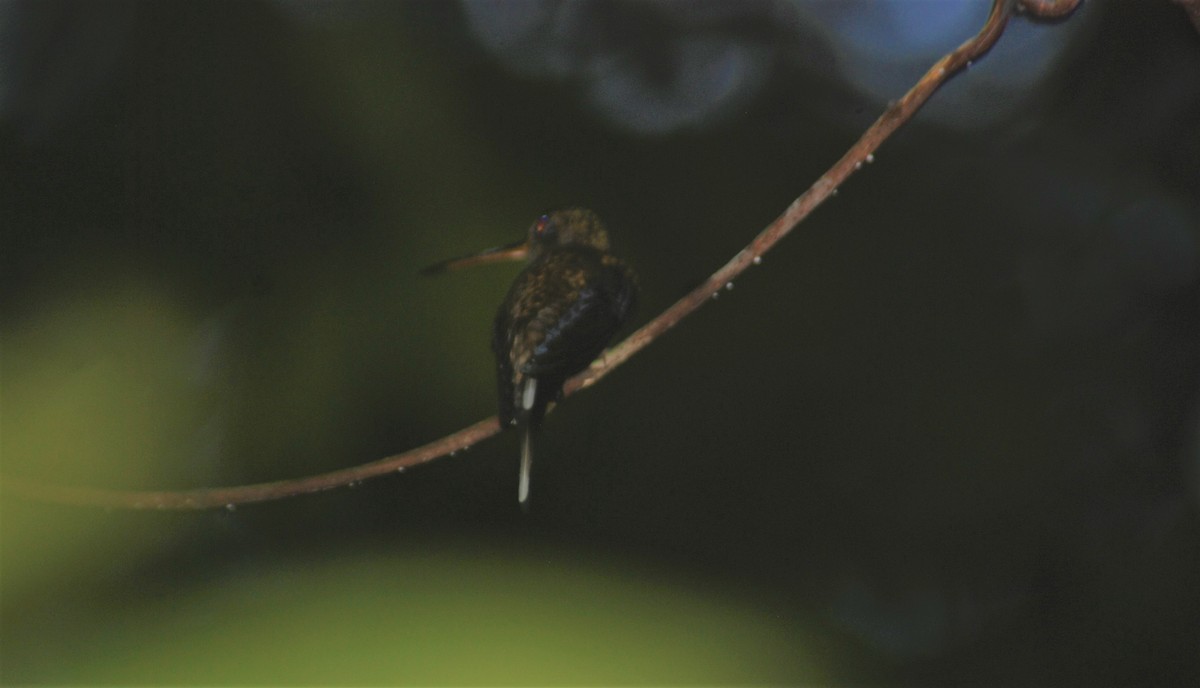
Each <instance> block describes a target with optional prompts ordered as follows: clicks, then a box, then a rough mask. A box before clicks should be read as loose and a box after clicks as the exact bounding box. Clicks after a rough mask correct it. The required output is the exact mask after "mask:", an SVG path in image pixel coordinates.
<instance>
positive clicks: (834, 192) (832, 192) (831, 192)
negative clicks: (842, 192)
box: [829, 189, 837, 196]
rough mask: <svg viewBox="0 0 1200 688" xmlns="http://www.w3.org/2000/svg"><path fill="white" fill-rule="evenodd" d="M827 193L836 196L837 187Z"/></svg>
mask: <svg viewBox="0 0 1200 688" xmlns="http://www.w3.org/2000/svg"><path fill="white" fill-rule="evenodd" d="M829 195H830V196H836V195H837V189H834V190H833V191H830V192H829Z"/></svg>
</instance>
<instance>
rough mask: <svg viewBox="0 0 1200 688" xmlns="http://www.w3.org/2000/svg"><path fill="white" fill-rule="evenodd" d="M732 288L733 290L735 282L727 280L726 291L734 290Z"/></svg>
mask: <svg viewBox="0 0 1200 688" xmlns="http://www.w3.org/2000/svg"><path fill="white" fill-rule="evenodd" d="M732 290H733V282H726V283H725V291H732Z"/></svg>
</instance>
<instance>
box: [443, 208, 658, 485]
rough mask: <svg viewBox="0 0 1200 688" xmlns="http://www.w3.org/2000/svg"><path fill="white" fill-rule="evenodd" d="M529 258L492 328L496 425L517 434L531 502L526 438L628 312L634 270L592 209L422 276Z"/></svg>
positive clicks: (557, 217) (556, 215) (561, 216)
mask: <svg viewBox="0 0 1200 688" xmlns="http://www.w3.org/2000/svg"><path fill="white" fill-rule="evenodd" d="M522 258H525V259H528V264H527V265H526V266H525V269H524V270H522V271H521V273H520V274H518V275H517V277H516V279H515V280H514V281H513V284H512V287H510V288H509V290H508V295H507V296H505V297H504V301H503V302H502V303H501V304H500V309H499V310H498V311H497V313H496V319H495V322H494V323H493V326H492V352H493V353H494V354H495V356H496V376H497V387H498V389H499V394H500V423H501V425H502V426H504V427H509V426H515V427H517V428H519V429H520V430H521V472H520V481H519V484H518V490H517V499H518V501H519V502H520V504H521V506H522V507H525V505H526V504H527V502H528V500H529V472H530V468H531V466H532V464H533V450H532V446H531V435H532V433H533V431H534V430H537V428H538V426H539V425H540V424H541V421H542V417H543V416H544V415H545V414H546V407H547V405H549V404H550V402H552V401H554V400H555V399H557V398H558V397H559V396H560V395H561V394H562V385H563V382H564V381H565V380H566V379H567V378H569V377H571V376H572V375H574V374H575V373H578V372H579V371H581V370H583V369H584V368H586V367H587V366H588V364H589V363H591V362H592V361H593V360H594V359H595V358H596V357H597V356H598V355H600V352H602V351H603V350H604V347H606V346H608V343H609V341H610V340H611V339H612V336H613V335H614V334H615V333H616V332H617V330H618V329H620V327H621V325H622V323H624V322H625V319H626V317H627V316H628V315H629V312H630V310H631V309H632V307H633V302H634V299H635V296H636V292H637V287H636V284H635V280H634V275H633V271H632V270H630V269H629V268H628V267H627V266H626V265H625V264H624V263H622V262H621V261H620V260H618V259H617V258H616V257H615V256H613V255H612V254H611V253H610V252H609V244H608V231H607V230H606V229H605V226H604V223H603V222H602V221H601V220H600V218H599V217H597V216H596V214H595V213H593V212H592V211H590V210H586V209H583V208H567V209H564V210H556V211H553V212H550V213H547V214H545V215H542V216H541V217H539V218H538V219H537V220H536V221H535V222H534V223H533V224H532V225H531V226H530V227H529V235H528V237H527V238H526V239H525V240H524V241H521V242H517V243H515V244H510V245H508V246H502V247H500V248H495V249H490V250H488V251H484V252H482V253H479V254H475V255H473V256H467V257H465V258H457V259H453V260H449V261H445V262H442V263H439V264H437V265H434V266H431V267H430V268H427V269H426V270H425V271H424V272H425V273H426V274H429V273H434V272H441V271H444V270H450V269H457V268H461V267H466V266H469V265H478V264H482V263H489V262H496V261H500V260H512V259H522Z"/></svg>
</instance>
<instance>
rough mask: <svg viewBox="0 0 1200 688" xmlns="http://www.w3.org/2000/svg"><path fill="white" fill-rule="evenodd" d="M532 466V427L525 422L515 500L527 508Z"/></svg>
mask: <svg viewBox="0 0 1200 688" xmlns="http://www.w3.org/2000/svg"><path fill="white" fill-rule="evenodd" d="M532 467H533V428H531V427H530V426H529V424H528V423H526V424H525V425H524V426H523V427H522V428H521V476H520V481H519V482H518V483H517V502H518V503H519V504H520V505H521V508H522V509H528V508H529V470H530V469H531V468H532Z"/></svg>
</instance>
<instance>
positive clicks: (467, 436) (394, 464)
mask: <svg viewBox="0 0 1200 688" xmlns="http://www.w3.org/2000/svg"><path fill="white" fill-rule="evenodd" d="M1078 4H1079V0H1022V1H1021V3H1020V7H1021V9H1023V10H1024V11H1026V12H1028V13H1030V14H1032V15H1034V16H1037V17H1042V18H1059V17H1062V16H1064V15H1065V14H1066V13H1069V12H1070V11H1071V10H1073V9H1074V8H1075V7H1076V6H1077V5H1078ZM1017 5H1018V2H1017V0H993V3H992V8H991V12H990V14H989V16H988V19H987V21H986V22H985V23H984V25H983V28H982V29H980V31H979V33H978V34H976V35H975V36H974V37H973V38H971V39H970V40H968V41H967V42H965V43H963V44H962V45H961V46H960V47H959V48H958V49H956V50H954V51H953V52H951V53H949V54H948V55H946V56H945V57H943V58H941V59H940V60H938V61H937V62H936V63H935V64H934V65H933V66H932V67H931V68H930V69H929V71H927V72H926V73H925V75H924V76H922V77H921V79H920V80H919V81H918V82H917V83H916V85H914V86H913V87H912V88H911V89H909V91H908V92H907V93H906V94H904V97H902V98H901V99H900V100H897V101H894V102H892V103H890V104H889V105H888V107H887V109H886V110H884V112H883V114H882V115H881V116H880V117H879V119H877V120H876V121H875V123H874V124H872V125H871V126H870V127H869V128H868V129H867V130H866V132H864V133H863V135H862V136H861V137H860V138H859V140H858V141H857V142H856V143H855V144H854V145H853V146H851V147H850V149H849V150H848V151H847V152H846V154H845V155H843V156H842V157H841V159H840V160H838V161H837V162H836V163H834V164H833V166H832V167H830V168H829V170H828V171H827V172H826V173H825V174H824V175H822V176H821V177H820V178H819V179H818V180H817V181H816V182H815V183H814V184H813V185H812V186H811V187H810V188H809V189H808V190H807V191H805V192H804V193H803V194H802V195H801V196H800V197H799V198H797V199H796V200H795V201H793V202H792V203H791V205H789V206H788V207H787V209H785V210H784V211H783V213H782V214H781V215H780V216H779V217H778V218H776V219H775V221H773V222H772V223H771V224H769V225H768V226H767V227H766V228H765V229H763V230H762V232H760V233H759V234H758V236H756V237H755V238H754V240H753V241H751V242H750V244H749V245H747V246H746V248H744V249H742V250H741V251H740V252H738V253H737V255H735V256H734V257H733V258H732V259H731V260H730V261H729V262H728V263H726V264H725V265H724V266H722V267H721V268H720V269H718V270H717V271H716V272H714V273H713V274H712V275H711V276H710V277H709V278H708V279H707V280H705V282H704V283H703V284H701V285H700V286H698V287H696V288H695V289H693V290H692V291H691V292H690V293H688V294H687V295H686V296H684V297H683V298H681V299H679V300H678V301H677V302H675V303H674V304H673V305H672V306H670V307H669V308H667V309H666V310H665V311H663V312H662V313H660V314H659V315H658V316H657V317H655V318H654V319H653V320H651V321H650V322H648V323H646V324H645V325H643V326H642V327H641V328H640V329H638V330H637V331H636V332H634V333H633V334H632V335H630V336H629V337H628V338H627V339H625V340H624V341H623V342H621V343H620V344H618V345H617V346H615V347H613V348H612V349H610V350H609V351H607V352H606V353H605V354H604V356H603V357H601V358H600V359H599V360H597V361H596V362H594V363H593V364H592V365H591V367H590V368H588V369H587V370H585V371H583V372H582V373H580V374H578V375H576V376H575V377H573V378H571V379H569V380H567V382H566V384H565V385H564V387H563V394H564V396H569V395H571V394H574V393H575V392H577V391H579V390H581V389H584V388H586V387H590V386H591V385H593V384H595V383H596V382H597V381H598V380H600V378H602V377H604V376H605V375H607V374H608V373H610V372H611V371H612V370H614V369H615V368H617V367H618V366H620V365H621V364H622V363H624V362H625V361H627V360H628V359H629V358H630V357H631V356H633V355H634V354H636V353H637V352H638V351H641V350H642V349H643V348H645V347H646V346H647V345H649V344H650V343H651V342H653V341H654V340H655V339H658V338H659V337H660V336H662V335H663V334H665V333H666V332H667V331H668V330H670V329H671V328H672V327H674V326H675V325H676V324H677V323H678V322H679V321H680V320H682V319H683V318H684V317H686V316H687V315H689V314H691V313H693V312H695V311H696V310H697V309H699V308H700V306H702V305H703V304H704V303H705V302H707V301H708V300H709V299H710V298H711V297H712V296H713V295H714V294H717V293H718V292H720V290H722V289H724V288H725V287H726V285H728V284H731V283H732V282H733V280H734V279H735V278H737V277H738V276H739V275H741V274H742V273H743V272H744V271H745V270H746V269H747V268H749V267H750V266H751V265H754V264H755V263H757V262H758V261H759V259H760V258H761V257H762V256H763V254H765V253H766V252H767V251H769V250H770V249H771V248H772V247H773V246H775V244H777V243H778V242H779V241H780V240H781V239H783V238H784V237H785V236H787V235H788V234H789V233H790V232H791V231H792V230H793V229H795V228H796V226H797V225H798V224H800V222H802V221H803V220H804V219H805V218H806V217H808V215H809V214H810V213H812V211H813V210H815V209H816V208H817V206H819V205H820V204H821V203H822V202H824V201H825V200H826V199H827V198H829V197H830V196H831V195H833V194H834V193H835V192H836V191H837V188H838V187H839V186H841V185H842V184H843V183H844V182H845V181H846V180H847V179H848V178H849V177H850V175H852V174H854V172H855V171H857V170H858V169H861V168H862V166H863V165H864V164H865V163H869V162H871V160H872V159H873V155H874V152H875V151H876V150H877V149H878V148H879V146H880V145H881V144H882V143H883V142H884V141H885V140H887V138H888V137H890V136H891V135H892V134H893V133H895V131H896V130H897V129H899V128H900V127H901V126H902V125H903V124H904V123H905V122H907V121H909V120H910V119H912V117H913V115H914V114H916V112H917V110H919V109H920V108H921V106H922V105H924V104H925V102H926V101H927V100H929V97H930V96H932V95H933V93H934V92H935V91H937V89H938V88H939V87H941V86H942V84H944V83H946V81H947V80H949V79H950V78H951V77H952V76H954V75H955V74H956V73H958V72H959V71H960V70H962V69H963V68H964V67H966V66H968V65H969V64H970V63H971V62H972V61H974V60H977V59H979V58H980V57H981V56H982V55H983V54H984V53H986V52H987V51H988V50H990V49H991V48H992V46H993V45H995V43H996V41H997V40H998V39H999V38H1000V35H1001V34H1002V33H1003V32H1004V28H1005V26H1006V25H1007V23H1008V20H1009V17H1010V16H1011V15H1012V12H1013V10H1014V9H1015V8H1016V7H1017ZM499 432H500V425H499V422H498V421H497V419H496V417H495V416H492V417H491V418H487V419H484V420H481V421H479V422H477V423H475V424H474V425H471V426H468V427H466V428H463V429H462V430H459V431H458V432H455V433H453V434H451V435H447V436H446V437H443V438H441V439H439V440H435V441H433V442H430V443H429V444H426V445H424V446H421V447H417V448H416V449H411V450H409V451H406V452H404V453H402V454H396V455H394V456H389V457H386V458H383V459H379V460H377V461H373V462H370V463H366V464H361V465H359V466H354V467H351V468H344V469H341V470H337V471H332V472H329V473H322V474H319V475H314V476H309V477H305V478H296V479H290V480H279V481H274V482H267V483H257V484H253V485H242V486H237V487H223V488H206V489H195V490H160V491H134V490H108V489H99V488H89V487H70V486H62V485H48V484H42V483H36V482H32V481H26V480H21V479H16V478H8V477H5V478H3V479H2V480H0V489H3V490H4V491H5V492H9V493H12V494H14V495H19V496H23V497H27V498H32V499H37V500H42V501H50V502H57V503H63V504H75V505H86V506H100V507H110V508H125V509H177V510H186V509H209V508H218V507H232V506H233V505H238V504H248V503H252V502H262V501H268V500H273V499H281V498H284V497H292V496H296V495H301V494H307V493H312V492H319V491H322V490H329V489H332V488H335V487H341V486H345V485H351V484H356V483H359V482H361V481H363V480H367V479H369V478H374V477H377V476H381V475H385V474H389V473H395V472H397V471H404V470H406V469H408V468H411V467H413V466H417V465H420V464H423V463H426V462H428V461H432V460H434V459H437V458H440V457H442V456H447V455H449V454H452V453H455V452H458V451H462V450H465V449H467V448H469V447H471V446H472V445H474V444H477V443H479V442H480V441H482V440H485V439H487V438H489V437H492V436H493V435H496V434H497V433H499Z"/></svg>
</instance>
